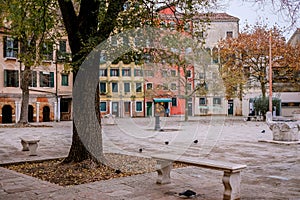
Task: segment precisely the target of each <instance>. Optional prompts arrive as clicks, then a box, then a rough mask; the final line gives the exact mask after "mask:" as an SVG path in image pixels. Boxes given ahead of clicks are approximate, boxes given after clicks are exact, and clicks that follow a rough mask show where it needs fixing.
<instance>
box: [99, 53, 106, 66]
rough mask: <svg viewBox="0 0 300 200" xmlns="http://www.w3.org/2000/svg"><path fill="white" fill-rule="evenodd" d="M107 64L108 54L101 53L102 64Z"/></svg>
mask: <svg viewBox="0 0 300 200" xmlns="http://www.w3.org/2000/svg"><path fill="white" fill-rule="evenodd" d="M103 63H106V53H105V52H101V53H100V64H103Z"/></svg>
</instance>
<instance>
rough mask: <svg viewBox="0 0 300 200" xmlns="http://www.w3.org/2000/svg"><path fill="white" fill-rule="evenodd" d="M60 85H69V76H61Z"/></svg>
mask: <svg viewBox="0 0 300 200" xmlns="http://www.w3.org/2000/svg"><path fill="white" fill-rule="evenodd" d="M61 85H62V86H68V85H69V74H61Z"/></svg>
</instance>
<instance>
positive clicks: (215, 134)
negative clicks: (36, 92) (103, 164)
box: [0, 117, 300, 200]
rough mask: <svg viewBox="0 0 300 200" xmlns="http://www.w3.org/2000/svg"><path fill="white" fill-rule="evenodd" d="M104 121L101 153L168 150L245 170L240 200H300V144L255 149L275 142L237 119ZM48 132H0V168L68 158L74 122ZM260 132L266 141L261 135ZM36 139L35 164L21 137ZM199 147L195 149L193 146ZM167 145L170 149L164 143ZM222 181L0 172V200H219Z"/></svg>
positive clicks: (192, 170)
mask: <svg viewBox="0 0 300 200" xmlns="http://www.w3.org/2000/svg"><path fill="white" fill-rule="evenodd" d="M115 121H116V125H107V124H105V121H103V123H104V125H103V139H104V151H105V152H117V153H123V154H130V155H137V156H141V154H140V153H138V149H139V148H143V154H142V156H146V157H148V156H151V155H152V154H155V153H159V152H168V151H169V150H170V149H172V151H174V149H175V150H176V151H177V153H181V154H184V155H186V156H191V157H203V156H206V157H207V158H210V159H216V160H224V161H231V162H234V163H240V164H247V166H248V167H247V168H246V169H245V170H243V171H242V183H241V196H242V199H249V200H252V199H278V200H281V199H289V200H296V199H300V176H299V175H300V158H299V147H300V145H299V144H294V145H284V144H272V143H265V142H258V140H261V139H265V140H269V139H271V138H272V135H271V131H270V130H269V128H268V127H267V125H266V124H265V123H264V122H245V121H243V119H242V118H236V117H232V118H228V117H226V118H225V121H224V118H221V117H220V118H216V117H215V118H209V117H192V118H190V121H189V122H182V119H181V118H179V117H169V118H161V128H162V130H161V131H154V130H153V129H154V123H155V122H154V118H133V119H115ZM45 124H47V125H51V126H52V127H40V128H36V127H35V128H3V127H2V128H0V164H5V163H14V162H23V161H27V160H43V159H52V158H58V157H64V156H66V155H67V153H68V150H69V147H70V144H71V134H72V133H71V125H72V123H71V122H57V123H55V122H54V123H45ZM262 130H265V133H261V131H262ZM25 136H26V137H37V138H39V139H40V142H39V147H38V150H37V152H38V155H37V156H29V155H28V152H26V151H25V152H22V151H21V143H20V139H19V138H20V137H25ZM195 139H197V140H198V141H199V142H198V143H197V144H195V143H193V141H194V140H195ZM165 141H169V145H165V144H164V142H165ZM222 175H223V173H222V172H220V171H215V170H206V169H202V168H197V167H186V168H180V169H176V170H173V171H172V174H171V177H172V183H171V184H167V185H157V184H155V181H156V177H157V175H156V173H147V174H142V175H136V176H131V177H124V178H118V179H112V180H107V181H99V182H94V183H89V184H83V185H78V186H72V187H62V186H58V185H55V184H51V183H49V182H45V181H42V180H39V179H36V178H33V177H30V176H27V175H23V174H20V173H16V172H14V171H11V170H7V169H5V168H2V167H0V199H103V200H106V199H113V200H115V199H116V200H119V199H126V200H127V199H128V200H129V199H130V200H131V199H133V200H135V199H140V200H144V199H145V200H147V199H149V200H150V199H151V200H152V199H166V200H169V199H180V198H179V197H178V193H179V192H182V191H184V190H186V189H192V190H194V191H195V192H197V196H196V197H195V198H194V199H208V200H210V199H211V200H214V199H222V197H223V190H224V189H223V185H222V181H221V179H222Z"/></svg>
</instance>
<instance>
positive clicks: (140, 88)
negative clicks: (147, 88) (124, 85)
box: [135, 83, 142, 92]
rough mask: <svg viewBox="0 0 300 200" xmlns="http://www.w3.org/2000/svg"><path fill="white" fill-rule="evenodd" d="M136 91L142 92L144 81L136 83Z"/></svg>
mask: <svg viewBox="0 0 300 200" xmlns="http://www.w3.org/2000/svg"><path fill="white" fill-rule="evenodd" d="M135 91H136V92H142V83H136V84H135Z"/></svg>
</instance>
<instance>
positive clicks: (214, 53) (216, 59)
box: [212, 47, 219, 63]
mask: <svg viewBox="0 0 300 200" xmlns="http://www.w3.org/2000/svg"><path fill="white" fill-rule="evenodd" d="M212 59H213V63H219V50H218V48H216V47H214V48H213V50H212Z"/></svg>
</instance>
